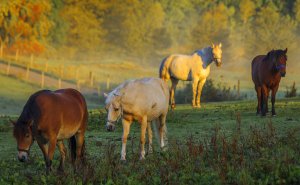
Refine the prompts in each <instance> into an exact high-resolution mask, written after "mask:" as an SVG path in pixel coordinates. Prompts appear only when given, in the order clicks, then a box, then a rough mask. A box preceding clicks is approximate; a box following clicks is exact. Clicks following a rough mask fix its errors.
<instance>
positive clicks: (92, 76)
mask: <svg viewBox="0 0 300 185" xmlns="http://www.w3.org/2000/svg"><path fill="white" fill-rule="evenodd" d="M89 77H90V86H91V87H93V85H94V74H93V71H90V76H89Z"/></svg>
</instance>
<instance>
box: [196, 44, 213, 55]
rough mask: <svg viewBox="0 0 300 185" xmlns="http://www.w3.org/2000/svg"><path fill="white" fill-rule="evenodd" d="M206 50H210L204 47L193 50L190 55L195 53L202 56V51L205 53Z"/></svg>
mask: <svg viewBox="0 0 300 185" xmlns="http://www.w3.org/2000/svg"><path fill="white" fill-rule="evenodd" d="M208 49H211V47H210V46H208V47H205V48H202V49H198V50H195V51H194V52H193V53H192V55H193V54H195V53H197V55H199V56H202V54H204V51H207V50H208Z"/></svg>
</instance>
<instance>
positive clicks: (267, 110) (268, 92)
mask: <svg viewBox="0 0 300 185" xmlns="http://www.w3.org/2000/svg"><path fill="white" fill-rule="evenodd" d="M269 94H270V89H269V88H268V90H267V104H266V113H268V112H269V108H268V107H269V106H268V104H269Z"/></svg>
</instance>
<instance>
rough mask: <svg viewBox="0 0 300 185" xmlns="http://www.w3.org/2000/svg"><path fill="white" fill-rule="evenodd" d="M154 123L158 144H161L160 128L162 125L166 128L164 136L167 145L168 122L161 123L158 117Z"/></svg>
mask: <svg viewBox="0 0 300 185" xmlns="http://www.w3.org/2000/svg"><path fill="white" fill-rule="evenodd" d="M152 125H153V127H154V129H153V130H154V135H155V139H156V141H157V143H158V145H159V146H160V139H161V138H160V135H159V128H160V127H161V126H163V128H164V135H163V137H164V143H165V146H166V145H167V143H168V141H167V132H168V131H167V124H165V125H161V123H160V121H159V118H158V119H155V120H154V121H152Z"/></svg>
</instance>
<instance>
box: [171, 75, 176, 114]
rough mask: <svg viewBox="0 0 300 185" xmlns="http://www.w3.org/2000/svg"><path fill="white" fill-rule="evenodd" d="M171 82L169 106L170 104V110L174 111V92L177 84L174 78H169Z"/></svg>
mask: <svg viewBox="0 0 300 185" xmlns="http://www.w3.org/2000/svg"><path fill="white" fill-rule="evenodd" d="M171 81H172V86H171V90H170V104H171V109H172V110H174V109H175V97H174V96H175V90H176V86H177V84H178V80H177V79H175V78H171Z"/></svg>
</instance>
